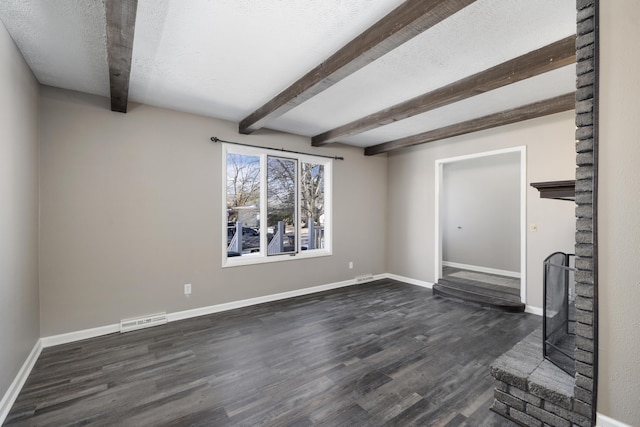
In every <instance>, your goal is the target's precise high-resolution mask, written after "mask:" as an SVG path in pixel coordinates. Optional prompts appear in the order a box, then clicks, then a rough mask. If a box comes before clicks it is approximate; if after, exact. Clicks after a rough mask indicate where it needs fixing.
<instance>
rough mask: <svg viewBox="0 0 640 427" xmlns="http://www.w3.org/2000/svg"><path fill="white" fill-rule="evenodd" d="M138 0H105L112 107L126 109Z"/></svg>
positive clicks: (112, 109) (124, 110) (125, 110)
mask: <svg viewBox="0 0 640 427" xmlns="http://www.w3.org/2000/svg"><path fill="white" fill-rule="evenodd" d="M137 8H138V0H106V1H105V11H106V16H107V63H108V65H109V86H110V89H111V111H117V112H120V113H126V112H127V101H128V99H129V77H130V75H131V57H132V54H133V34H134V31H135V25H136V11H137Z"/></svg>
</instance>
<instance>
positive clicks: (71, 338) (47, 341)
mask: <svg viewBox="0 0 640 427" xmlns="http://www.w3.org/2000/svg"><path fill="white" fill-rule="evenodd" d="M386 276H387V275H386V274H378V275H374V276H373V279H372V280H379V279H384V278H386ZM365 283H367V282H358V281H357V280H356V279H350V280H345V281H342V282H335V283H329V284H326V285H320V286H313V287H311V288H304V289H296V290H295V291H289V292H281V293H278V294H272V295H265V296H262V297H256V298H249V299H244V300H240V301H232V302H228V303H224V304H216V305H210V306H207V307H200V308H194V309H193V310H184V311H177V312H174V313H168V314H167V319H168V321H169V322H175V321H177V320H183V319H190V318H192V317H198V316H205V315H207V314H213V313H220V312H222V311H228V310H234V309H236V308H243V307H249V306H251V305H257V304H263V303H265V302H272V301H278V300H283V299H287V298H293V297H298V296H302V295H308V294H314V293H316V292H323V291H328V290H331V289H338V288H344V287H346V286H352V285H362V284H365ZM115 332H120V324H118V323H115V324H112V325H106V326H100V327H98V328H91V329H83V330H81V331H75V332H69V333H65V334H59V335H52V336H48V337H44V338H42V339H41V342H42V347H51V346H54V345H60V344H67V343H71V342H76V341H80V340H84V339H87V338H94V337H99V336H102V335H108V334H113V333H115Z"/></svg>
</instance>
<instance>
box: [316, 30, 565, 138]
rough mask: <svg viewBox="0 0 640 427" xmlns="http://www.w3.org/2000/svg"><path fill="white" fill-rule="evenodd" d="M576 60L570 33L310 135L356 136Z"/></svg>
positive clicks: (328, 136) (320, 136)
mask: <svg viewBox="0 0 640 427" xmlns="http://www.w3.org/2000/svg"><path fill="white" fill-rule="evenodd" d="M575 61H576V36H575V35H573V36H570V37H567V38H565V39H562V40H559V41H557V42H555V43H552V44H550V45H547V46H545V47H543V48H540V49H537V50H534V51H532V52H529V53H527V54H525V55H522V56H519V57H517V58H514V59H512V60H509V61H507V62H503V63H502V64H499V65H496V66H495V67H492V68H489V69H487V70H485V71H481V72H479V73H476V74H474V75H472V76H469V77H465V78H463V79H461V80H458V81H456V82H453V83H451V84H448V85H446V86H443V87H440V88H438V89H435V90H433V91H431V92H428V93H425V94H422V95H419V96H416V97H415V98H412V99H410V100H408V101H404V102H401V103H399V104H396V105H394V106H392V107H389V108H385V109H383V110H380V111H378V112H376V113H373V114H370V115H368V116H366V117H363V118H361V119H358V120H355V121H353V122H351V123H347V124H345V125H342V126H339V127H337V128H335V129H331V130H329V131H327V132H324V133H321V134H319V135H316V136H314V137H313V138H312V139H311V144H312V145H313V146H314V147H321V146H323V145H326V144H329V143H331V142H335V141H337V140H338V139H339V138H341V137H345V136H350V135H356V134H359V133H362V132H366V131H368V130H371V129H375V128H377V127H380V126H384V125H388V124H390V123H394V122H396V121H398V120H403V119H406V118H409V117H412V116H415V115H417V114H421V113H426V112H427V111H431V110H434V109H436V108H440V107H444V106H445V105H448V104H452V103H454V102H458V101H461V100H463V99H467V98H470V97H472V96H475V95H479V94H481V93H485V92H489V91H491V90H494V89H498V88H500V87H503V86H507V85H510V84H512V83H516V82H519V81H521V80H525V79H528V78H530V77H533V76H537V75H539V74H543V73H546V72H548V71H552V70H555V69H557V68H561V67H564V66H566V65H569V64H572V63H574V62H575Z"/></svg>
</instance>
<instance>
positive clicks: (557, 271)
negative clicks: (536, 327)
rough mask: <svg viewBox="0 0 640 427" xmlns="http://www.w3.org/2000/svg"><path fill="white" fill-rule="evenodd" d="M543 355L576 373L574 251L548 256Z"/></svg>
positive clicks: (545, 269) (544, 282) (570, 372)
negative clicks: (572, 252)
mask: <svg viewBox="0 0 640 427" xmlns="http://www.w3.org/2000/svg"><path fill="white" fill-rule="evenodd" d="M543 285H544V307H543V317H542V319H543V323H542V335H543V339H544V341H543V346H542V347H543V355H544V357H545V359H547V360H549V361H550V362H551V363H553V364H554V365H556V366H557V367H559V368H560V369H562V370H563V371H565V372H567V373H568V374H570V375H572V376H573V375H575V371H576V362H575V337H576V335H575V327H576V307H575V300H576V297H575V295H576V293H575V263H574V255H573V254H565V253H563V252H555V253H553V254H551V255H549V256H548V257H547V258H546V259H545V260H544V281H543Z"/></svg>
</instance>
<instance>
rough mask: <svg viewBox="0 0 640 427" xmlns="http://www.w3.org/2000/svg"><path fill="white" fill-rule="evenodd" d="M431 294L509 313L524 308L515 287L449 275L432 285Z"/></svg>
mask: <svg viewBox="0 0 640 427" xmlns="http://www.w3.org/2000/svg"><path fill="white" fill-rule="evenodd" d="M433 295H434V296H438V297H442V298H446V299H450V300H453V301H458V302H462V303H465V304H471V305H475V306H480V307H487V308H491V309H494V310H499V311H506V312H509V313H522V312H524V309H525V305H524V304H523V303H522V302H520V292H519V291H518V290H517V289H511V288H506V287H504V286H497V285H491V284H488V283H483V282H477V281H474V280H466V279H460V278H451V277H448V278H446V279H440V280H438V283H436V284H434V285H433Z"/></svg>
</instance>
